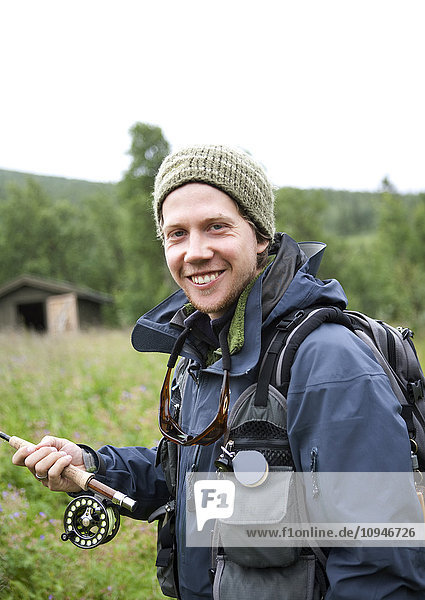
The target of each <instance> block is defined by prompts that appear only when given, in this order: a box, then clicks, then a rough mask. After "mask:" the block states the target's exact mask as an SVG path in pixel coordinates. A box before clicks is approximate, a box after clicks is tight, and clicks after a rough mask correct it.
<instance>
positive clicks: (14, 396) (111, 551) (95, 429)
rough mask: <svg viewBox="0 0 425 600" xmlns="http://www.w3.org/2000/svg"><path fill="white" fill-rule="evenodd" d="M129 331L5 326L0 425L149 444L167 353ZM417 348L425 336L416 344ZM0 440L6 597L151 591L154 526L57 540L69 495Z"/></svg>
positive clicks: (13, 431) (1, 588) (75, 599)
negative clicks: (136, 341) (46, 332)
mask: <svg viewBox="0 0 425 600" xmlns="http://www.w3.org/2000/svg"><path fill="white" fill-rule="evenodd" d="M129 338H130V333H129V332H128V331H93V332H88V333H78V334H67V335H63V336H61V337H54V336H38V335H31V334H19V335H18V334H9V335H0V389H1V417H0V430H2V431H4V432H6V433H8V434H9V435H18V436H20V437H23V438H25V439H27V440H29V441H38V440H39V439H40V438H41V437H42V436H43V435H45V434H46V433H53V434H55V435H58V436H61V437H67V438H70V439H72V440H74V441H76V442H81V443H87V444H89V445H91V446H93V447H95V448H97V447H99V446H101V445H102V444H104V443H110V444H113V445H117V446H127V445H147V446H152V445H154V444H155V443H156V441H157V439H158V428H157V404H158V390H159V387H160V384H161V382H162V378H163V375H164V367H165V362H166V357H164V356H162V355H145V354H139V353H137V352H135V351H134V350H133V349H132V347H131V345H130V339H129ZM417 346H418V350H419V353H420V355H421V356H424V355H425V344H423V343H418V342H417ZM12 453H13V451H12V449H11V448H10V446H9V445H8V444H6V443H0V494H1V495H0V598H1V599H6V600H101V599H102V600H103V599H106V600H113V599H116V600H118V599H123V598H125V599H126V600H135V599H136V598H137V599H138V600H155V599H159V598H163V596H162V594H161V592H160V590H159V587H158V584H157V582H156V575H155V567H154V562H155V556H156V551H155V548H156V539H155V538H156V531H155V526H150V525H147V524H146V523H144V522H140V521H133V520H131V519H122V521H121V523H122V525H121V530H120V532H119V533H118V535H117V536H116V537H115V538H114V540H112V541H111V542H110V543H109V544H105V545H103V546H99V547H98V548H95V549H93V550H80V549H78V548H77V547H75V546H74V545H72V544H71V543H70V542H67V543H64V542H62V541H61V540H60V534H61V532H62V518H63V512H64V509H65V507H66V505H67V503H68V502H69V500H70V499H69V497H68V496H67V495H66V494H63V493H52V492H50V491H49V490H47V489H45V488H44V487H43V486H42V485H41V484H40V483H38V482H37V481H36V480H35V479H34V478H33V477H32V476H31V475H30V474H29V473H28V471H27V470H26V469H23V468H19V467H15V466H13V465H12V463H11V456H12Z"/></svg>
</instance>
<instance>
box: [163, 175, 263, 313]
mask: <svg viewBox="0 0 425 600" xmlns="http://www.w3.org/2000/svg"><path fill="white" fill-rule="evenodd" d="M162 233H163V236H164V248H165V258H166V260H167V265H168V268H169V269H170V273H171V275H172V276H173V278H174V281H175V282H176V283H177V285H179V286H180V287H181V289H182V290H183V291H184V292H185V294H186V296H187V298H188V299H189V300H190V302H191V303H192V305H193V306H194V307H195V308H196V309H197V310H199V311H201V312H203V313H206V314H208V315H209V317H210V318H211V319H217V318H218V317H220V316H222V315H223V314H224V312H225V311H226V310H227V309H228V308H229V307H230V306H231V305H232V304H233V303H234V302H235V301H236V300H237V299H238V298H239V296H240V294H241V292H242V290H244V289H245V287H246V286H247V285H248V284H249V283H250V282H251V281H252V280H253V279H254V278H255V277H256V276H257V275H258V273H259V272H260V268H259V267H258V266H257V261H258V259H257V257H258V255H260V254H261V253H262V252H263V251H264V250H265V249H266V247H267V246H268V243H269V242H268V240H266V239H264V240H262V241H258V240H257V237H256V235H255V229H254V226H253V225H251V224H250V223H248V221H247V220H246V219H244V218H243V217H242V215H241V213H240V211H239V210H238V208H237V205H236V204H235V202H234V201H233V200H232V199H231V198H230V197H229V196H228V195H227V194H225V193H224V192H222V191H221V190H219V189H216V188H214V187H211V186H210V185H207V184H204V183H188V184H186V185H184V186H182V187H180V188H178V189H176V190H174V191H173V192H171V193H170V194H169V195H168V196H167V198H166V200H165V201H164V203H163V205H162Z"/></svg>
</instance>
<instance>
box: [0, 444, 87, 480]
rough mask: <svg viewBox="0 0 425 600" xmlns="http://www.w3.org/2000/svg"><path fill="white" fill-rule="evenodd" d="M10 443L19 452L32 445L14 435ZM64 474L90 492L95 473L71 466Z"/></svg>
mask: <svg viewBox="0 0 425 600" xmlns="http://www.w3.org/2000/svg"><path fill="white" fill-rule="evenodd" d="M8 442H9V445H10V446H12V447H13V448H15V450H19V449H20V448H22V447H23V446H29V445H30V443H29V442H27V441H25V440H23V439H22V438H20V437H17V436H16V435H12V436H11V437H10V438H9V440H8ZM63 474H64V476H65V477H66V478H67V479H70V480H71V481H73V482H74V483H76V484H77V485H79V486H80V488H82V489H83V490H85V491H87V490H88V488H89V485H88V484H89V483H90V481H91V480H92V479H93V477H94V474H93V473H87V471H82V470H81V469H78V468H77V467H74V466H73V465H69V466H68V467H65V469H64V470H63Z"/></svg>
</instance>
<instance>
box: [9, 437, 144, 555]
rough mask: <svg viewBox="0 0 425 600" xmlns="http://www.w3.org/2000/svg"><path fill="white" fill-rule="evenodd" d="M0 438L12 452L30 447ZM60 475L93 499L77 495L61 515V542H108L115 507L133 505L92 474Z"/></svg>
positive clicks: (71, 470)
mask: <svg viewBox="0 0 425 600" xmlns="http://www.w3.org/2000/svg"><path fill="white" fill-rule="evenodd" d="M0 438H1V439H3V440H5V441H6V442H8V444H9V445H10V446H12V448H15V450H19V449H20V448H22V447H24V446H28V445H30V443H29V442H27V441H25V440H23V439H21V438H19V437H17V436H15V435H13V436H10V435H7V434H6V433H3V432H2V431H0ZM63 475H64V477H66V478H67V479H69V480H70V481H73V482H74V483H76V484H77V485H78V486H80V488H81V489H83V490H84V491H88V490H91V491H92V492H93V495H88V494H87V495H79V496H77V497H76V498H74V499H73V500H72V501H71V502H70V503H69V504H68V506H67V507H66V509H65V515H64V528H65V531H64V533H63V534H62V536H61V538H62V540H63V541H66V540H71V542H72V543H73V544H74V545H75V546H78V547H79V548H83V549H89V548H96V546H99V545H100V544H105V543H106V542H109V541H110V540H111V539H112V538H113V537H115V535H116V534H117V533H118V529H119V526H120V512H119V510H118V508H117V506H120V507H122V508H125V509H127V510H129V511H130V512H133V511H134V510H135V508H136V505H137V502H136V501H135V500H133V499H132V498H130V497H129V496H126V495H125V494H123V493H122V492H118V491H117V490H114V489H113V488H111V487H109V486H108V485H105V484H104V483H102V482H101V481H98V480H97V479H95V477H94V474H93V473H88V472H87V471H83V470H82V469H78V468H77V467H74V466H73V465H69V466H67V467H65V469H64V470H63Z"/></svg>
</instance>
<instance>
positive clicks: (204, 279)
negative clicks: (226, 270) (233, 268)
mask: <svg viewBox="0 0 425 600" xmlns="http://www.w3.org/2000/svg"><path fill="white" fill-rule="evenodd" d="M221 273H223V271H215V272H214V273H205V274H204V275H191V276H190V277H189V279H190V280H191V281H192V282H193V283H195V284H196V285H203V284H204V285H205V284H206V283H211V281H215V280H216V279H217V277H218V276H219V275H221Z"/></svg>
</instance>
